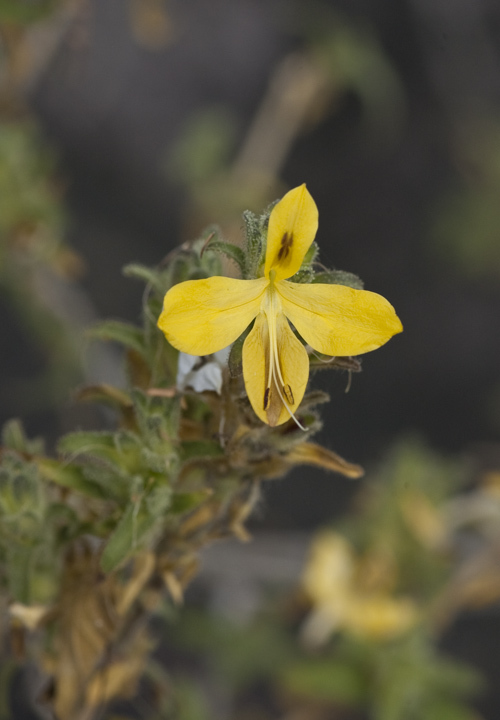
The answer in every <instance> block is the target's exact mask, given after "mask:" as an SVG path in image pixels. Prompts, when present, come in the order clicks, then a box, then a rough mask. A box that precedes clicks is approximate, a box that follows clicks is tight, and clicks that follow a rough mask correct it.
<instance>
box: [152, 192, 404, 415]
mask: <svg viewBox="0 0 500 720" xmlns="http://www.w3.org/2000/svg"><path fill="white" fill-rule="evenodd" d="M317 228H318V210H317V208H316V204H315V202H314V200H313V199H312V197H311V195H310V194H309V192H308V191H307V189H306V186H305V185H301V186H300V187H298V188H295V189H293V190H290V192H288V193H287V194H286V195H285V196H284V197H283V199H282V200H281V201H280V202H279V203H278V204H277V205H276V206H275V207H274V208H273V210H272V212H271V215H270V218H269V229H268V235H267V249H266V256H265V264H264V276H263V277H260V278H256V279H254V280H239V279H235V278H227V277H210V278H207V279H203V280H188V281H186V282H183V283H179V284H178V285H175V286H174V287H173V288H171V289H170V290H169V291H168V293H167V294H166V296H165V301H164V306H163V312H162V313H161V315H160V318H159V320H158V326H159V327H160V329H161V330H162V331H163V332H164V334H165V336H166V338H167V340H168V341H169V342H170V343H171V344H172V345H173V346H174V347H175V348H177V349H178V350H181V351H182V352H185V353H190V354H192V355H210V354H212V353H214V352H217V351H218V350H221V349H222V348H224V347H227V346H228V345H230V344H231V343H233V342H234V341H235V340H236V339H237V338H238V337H239V336H240V335H241V334H242V333H243V332H244V330H245V329H246V328H247V327H248V326H249V325H250V323H251V322H252V321H253V320H255V323H254V325H253V328H252V330H251V331H250V333H249V334H248V336H247V338H246V339H245V343H244V345H243V377H244V381H245V387H246V391H247V394H248V398H249V400H250V403H251V404H252V407H253V409H254V411H255V413H256V414H257V416H258V417H259V418H260V419H261V420H262V421H263V422H265V423H268V424H269V425H273V426H274V425H280V424H281V423H284V422H285V421H286V420H288V419H289V418H290V417H291V416H292V417H294V419H295V416H294V412H295V410H296V409H297V407H298V406H299V404H300V402H301V400H302V397H303V395H304V392H305V389H306V385H307V381H308V377H309V357H308V354H307V351H306V349H305V347H304V345H303V344H302V342H301V341H300V340H299V338H298V337H297V336H296V334H295V333H294V332H293V330H292V328H291V327H290V323H292V324H293V326H294V327H295V329H296V330H297V332H298V333H300V335H301V337H302V338H303V339H304V341H305V342H306V343H308V344H309V345H311V347H313V348H314V349H315V350H317V351H319V352H320V353H324V354H325V355H333V356H346V355H359V354H360V353H365V352H369V351H370V350H375V349H376V348H378V347H380V346H381V345H383V344H384V343H385V342H387V341H388V340H389V339H390V338H391V337H392V336H393V335H395V334H396V333H398V332H401V330H402V325H401V322H400V320H399V318H398V317H397V315H396V313H395V311H394V308H393V307H392V305H390V304H389V303H388V302H387V300H385V299H384V298H383V297H381V296H380V295H377V294H375V293H372V292H367V291H365V290H354V289H352V288H350V287H345V286H343V285H326V284H319V283H318V284H315V283H313V284H303V283H296V282H289V281H288V278H290V277H292V275H295V273H296V272H297V271H298V270H299V269H300V267H301V265H302V262H303V260H304V256H305V254H306V252H307V250H308V249H309V247H310V246H311V244H312V242H313V240H314V237H315V235H316V231H317Z"/></svg>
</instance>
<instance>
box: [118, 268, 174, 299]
mask: <svg viewBox="0 0 500 720" xmlns="http://www.w3.org/2000/svg"><path fill="white" fill-rule="evenodd" d="M122 272H123V274H124V275H125V277H132V278H137V279H138V280H143V281H144V282H145V283H147V284H149V285H151V286H152V287H154V288H155V290H158V291H159V292H161V293H165V292H166V291H167V287H166V281H165V278H164V276H163V275H162V274H161V272H160V271H158V270H156V269H155V268H149V267H146V266H145V265H139V264H138V263H131V264H130V265H125V267H124V268H123V270H122Z"/></svg>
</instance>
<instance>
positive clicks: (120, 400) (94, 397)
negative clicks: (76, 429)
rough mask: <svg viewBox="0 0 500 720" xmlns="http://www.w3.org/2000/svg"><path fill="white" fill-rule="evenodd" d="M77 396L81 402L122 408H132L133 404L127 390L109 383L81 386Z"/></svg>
mask: <svg viewBox="0 0 500 720" xmlns="http://www.w3.org/2000/svg"><path fill="white" fill-rule="evenodd" d="M75 397H76V399H77V400H79V401H80V402H96V403H102V404H104V405H110V406H111V407H114V408H119V409H121V410H123V409H127V408H131V407H132V405H133V403H132V398H131V397H130V395H129V394H128V393H127V392H125V390H121V389H120V388H117V387H115V386H114V385H108V384H107V383H102V384H101V385H88V386H87V387H84V388H81V389H80V390H78V391H77V392H76V394H75Z"/></svg>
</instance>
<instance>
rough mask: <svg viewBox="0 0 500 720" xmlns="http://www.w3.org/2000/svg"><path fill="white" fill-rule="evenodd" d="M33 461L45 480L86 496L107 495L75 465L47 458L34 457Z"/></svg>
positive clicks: (105, 496) (100, 497) (104, 496)
mask: <svg viewBox="0 0 500 720" xmlns="http://www.w3.org/2000/svg"><path fill="white" fill-rule="evenodd" d="M35 463H36V465H37V467H38V470H39V471H40V474H41V476H42V477H43V478H44V479H45V480H49V481H50V482H53V483H55V484H56V485H60V486H61V487H65V488H68V489H70V490H74V491H75V492H78V493H81V494H82V495H86V496H87V497H93V498H98V499H100V500H103V499H106V498H107V497H108V495H107V493H106V491H105V490H104V489H103V488H102V487H100V486H99V485H98V484H97V483H95V482H93V481H92V480H90V479H89V478H87V477H85V473H84V471H83V469H82V468H81V467H78V466H77V465H67V464H63V463H60V462H59V461H58V460H52V459H49V458H39V459H36V460H35ZM108 499H109V498H108Z"/></svg>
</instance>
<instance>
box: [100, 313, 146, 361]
mask: <svg viewBox="0 0 500 720" xmlns="http://www.w3.org/2000/svg"><path fill="white" fill-rule="evenodd" d="M88 334H89V335H90V336H91V337H94V338H98V339H99V340H112V341H113V342H117V343H120V344H121V345H125V347H129V348H132V349H133V350H136V351H137V352H139V353H141V354H144V353H145V346H144V335H143V332H142V330H141V328H138V327H137V326H136V325H131V324H129V323H126V322H122V321H121V320H106V321H104V322H102V323H99V325H96V326H95V327H93V328H90V330H89V331H88Z"/></svg>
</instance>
